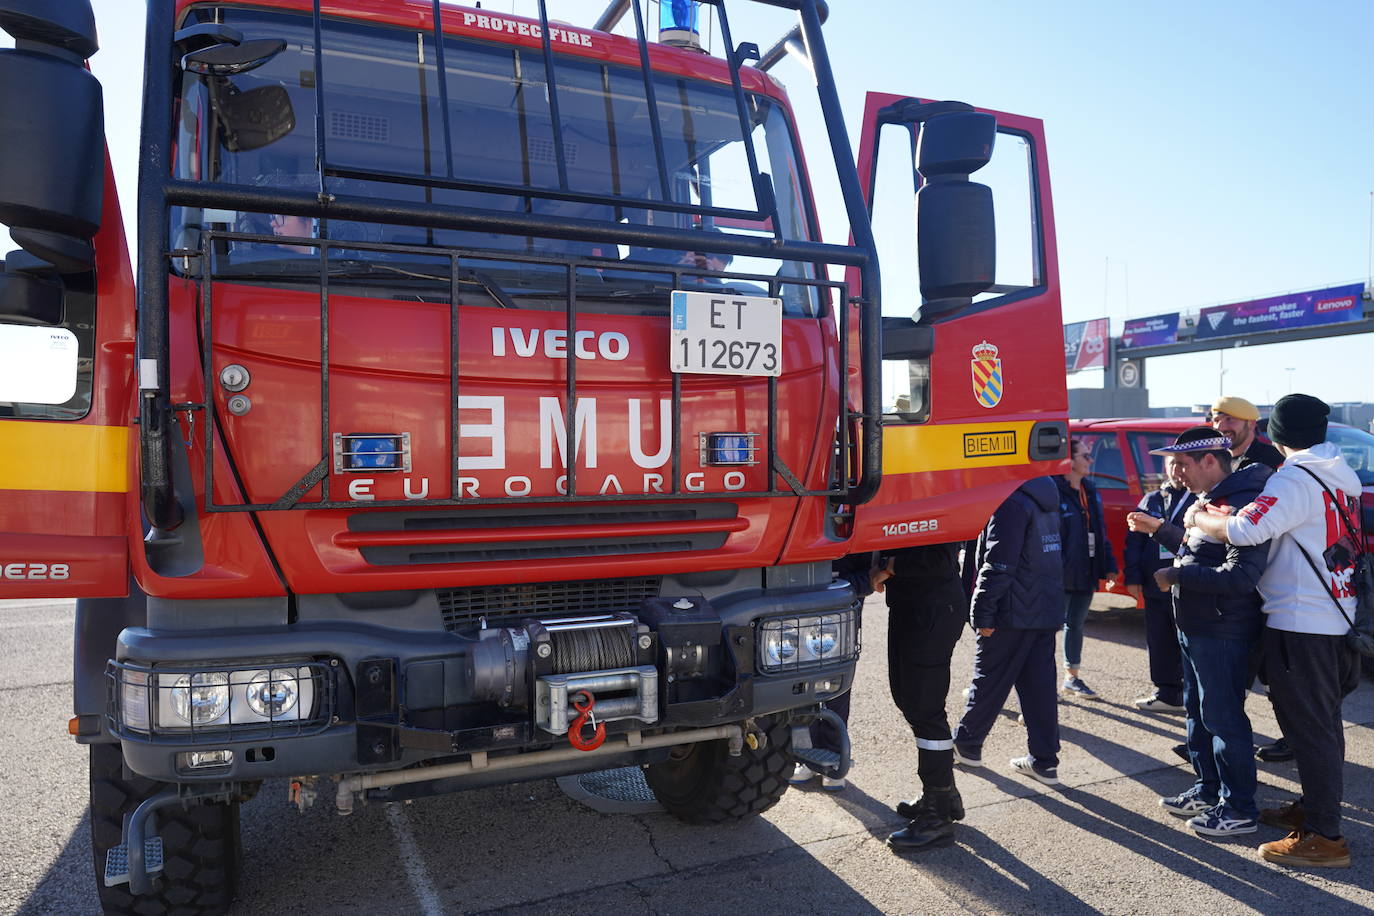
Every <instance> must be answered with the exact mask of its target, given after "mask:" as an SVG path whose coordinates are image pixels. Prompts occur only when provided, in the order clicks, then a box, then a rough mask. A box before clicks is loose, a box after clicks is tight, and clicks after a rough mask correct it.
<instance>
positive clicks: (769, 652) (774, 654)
mask: <svg viewBox="0 0 1374 916" xmlns="http://www.w3.org/2000/svg"><path fill="white" fill-rule="evenodd" d="M761 635H762V636H763V640H762V645H763V654H764V658H765V659H766V660H767V661H768V662H769V663H771V664H773V665H787V664H791V663H792V661H793V660H794V659H796V657H797V630H796V628H795V627H792V628H788V627H771V628H768V629H765V630H764V631H763V632H762V634H761Z"/></svg>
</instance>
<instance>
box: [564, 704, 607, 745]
mask: <svg viewBox="0 0 1374 916" xmlns="http://www.w3.org/2000/svg"><path fill="white" fill-rule="evenodd" d="M572 705H573V709H576V710H577V718H575V719H573V720H572V723H571V724H570V725H569V726H568V743H569V744H571V745H572V746H573V747H575V748H577V749H578V750H579V751H594V750H596V749H597V748H599V747H601V744H602V742H603V741H605V740H606V723H605V722H598V721H596V716H595V715H593V714H592V707H593V706H595V705H596V698H595V697H593V696H592V695H591V693H590V692H589V691H586V690H579V691H577V693H575V694H573V700H572ZM588 722H590V723H591V725H592V736H591V737H590V738H583V737H582V726H584V725H586V724H587V723H588Z"/></svg>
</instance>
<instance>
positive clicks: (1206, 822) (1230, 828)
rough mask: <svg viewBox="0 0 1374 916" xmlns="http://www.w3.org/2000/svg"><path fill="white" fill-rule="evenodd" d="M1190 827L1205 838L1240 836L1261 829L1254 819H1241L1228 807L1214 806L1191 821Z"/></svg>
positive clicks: (1189, 822)
mask: <svg viewBox="0 0 1374 916" xmlns="http://www.w3.org/2000/svg"><path fill="white" fill-rule="evenodd" d="M1188 826H1189V827H1192V828H1193V832H1194V833H1200V834H1202V835H1203V836H1239V835H1240V834H1242V833H1254V832H1255V831H1256V830H1258V829H1259V825H1258V824H1256V823H1255V819H1254V818H1253V817H1241V816H1240V815H1239V814H1237V813H1236V811H1235V809H1234V808H1231V807H1229V806H1227V805H1213V806H1212V807H1210V808H1208V809H1207V810H1206V811H1203V812H1202V813H1201V814H1199V815H1197V816H1196V817H1194V818H1192V819H1191V820H1189V821H1188Z"/></svg>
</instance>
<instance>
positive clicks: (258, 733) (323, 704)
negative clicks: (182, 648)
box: [105, 659, 338, 745]
mask: <svg viewBox="0 0 1374 916" xmlns="http://www.w3.org/2000/svg"><path fill="white" fill-rule="evenodd" d="M277 669H291V670H293V671H295V672H296V674H297V678H296V681H295V683H294V687H295V689H296V691H297V693H296V707H293V708H292V709H291V710H288V711H287V712H286V713H284V714H283V715H280V716H274V717H271V718H265V717H262V716H258V715H257V714H255V713H253V712H252V711H251V709H250V707H249V706H248V702H247V699H246V695H245V691H246V688H247V686H248V684H249V683H250V681H251V677H252V674H253V673H254V672H258V671H264V670H265V671H269V672H270V671H273V670H277ZM337 673H338V663H337V661H332V660H331V661H301V660H299V659H276V660H273V661H268V660H254V661H253V662H251V663H228V662H226V663H224V664H216V663H213V662H211V663H205V664H197V665H184V664H158V665H155V666H150V665H141V664H138V663H136V662H121V661H115V660H111V661H110V662H109V663H108V664H107V665H106V668H105V681H106V707H105V719H106V724H107V726H108V728H109V731H110V734H112V735H114V736H115V737H117V738H120V739H122V740H127V741H141V742H152V743H162V744H176V745H186V744H193V745H205V744H223V743H224V742H226V741H242V740H256V739H259V738H260V739H263V740H274V739H279V738H300V737H307V736H310V735H317V734H320V733H321V732H323V731H324V730H325V729H327V728H329V726H330V725H332V724H334V723H335V722H337V721H338V715H337V712H338V678H337ZM219 674H225V675H227V681H228V683H227V687H228V692H229V699H228V703H227V704H226V709H225V711H224V713H223V715H222V716H219V717H217V718H216V719H215V720H214V721H213V722H211V723H209V724H205V725H196V724H194V723H192V722H187V721H185V720H183V719H181V718H179V717H178V716H177V715H176V714H175V712H173V711H172V710H173V708H174V707H173V702H172V692H173V691H175V690H178V689H179V688H178V687H177V681H178V680H179V679H181V678H187V679H188V680H189V681H192V682H194V681H195V680H196V679H197V677H198V676H199V678H201V679H206V678H207V677H209V678H216V677H217V676H218V675H219ZM126 700H127V701H128V702H125V701H126ZM306 702H308V703H309V704H310V706H311V708H310V709H309V710H304V709H301V710H300V711H301V712H302V713H303V714H304V715H305V717H304V718H299V719H297V718H292V717H291V715H292V714H293V713H295V712H296V711H297V707H300V706H301V705H302V704H303V703H306ZM164 719H166V720H167V721H163V720H164Z"/></svg>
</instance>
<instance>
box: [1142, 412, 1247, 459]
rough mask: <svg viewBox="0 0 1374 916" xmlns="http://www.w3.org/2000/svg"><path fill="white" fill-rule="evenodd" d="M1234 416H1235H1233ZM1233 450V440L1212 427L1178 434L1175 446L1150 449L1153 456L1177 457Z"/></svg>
mask: <svg viewBox="0 0 1374 916" xmlns="http://www.w3.org/2000/svg"><path fill="white" fill-rule="evenodd" d="M1232 416H1234V414H1233V415H1232ZM1230 450H1231V440H1230V439H1228V438H1226V437H1225V436H1223V435H1222V434H1221V433H1219V432H1217V431H1216V430H1215V429H1212V427H1210V426H1194V427H1193V428H1191V429H1185V430H1184V431H1183V432H1181V433H1179V434H1178V438H1177V439H1175V440H1174V444H1173V445H1166V446H1163V447H1162V448H1152V449H1150V454H1151V455H1177V454H1178V453H1180V452H1219V451H1226V452H1229V451H1230Z"/></svg>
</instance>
